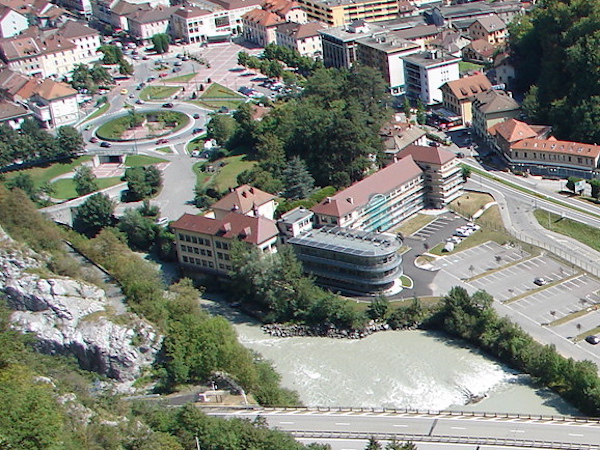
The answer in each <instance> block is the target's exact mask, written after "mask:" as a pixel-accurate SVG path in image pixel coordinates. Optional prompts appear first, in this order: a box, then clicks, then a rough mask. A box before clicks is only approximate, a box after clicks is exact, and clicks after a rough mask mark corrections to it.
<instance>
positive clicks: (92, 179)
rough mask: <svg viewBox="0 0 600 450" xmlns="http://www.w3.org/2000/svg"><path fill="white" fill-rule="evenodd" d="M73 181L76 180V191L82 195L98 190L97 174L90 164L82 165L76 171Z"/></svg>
mask: <svg viewBox="0 0 600 450" xmlns="http://www.w3.org/2000/svg"><path fill="white" fill-rule="evenodd" d="M73 181H74V182H75V191H76V192H77V194H78V195H80V196H82V195H87V194H89V193H91V192H94V191H97V190H98V185H97V184H96V175H94V172H93V171H92V168H91V167H90V166H88V165H82V166H80V167H79V168H78V169H77V170H76V171H75V176H74V177H73Z"/></svg>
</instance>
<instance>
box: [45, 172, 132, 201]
mask: <svg viewBox="0 0 600 450" xmlns="http://www.w3.org/2000/svg"><path fill="white" fill-rule="evenodd" d="M119 183H121V177H110V178H97V179H96V184H97V185H98V190H102V189H106V188H108V187H111V186H114V185H116V184H119ZM52 187H53V188H54V191H55V192H54V194H52V197H54V198H58V199H61V200H70V199H72V198H77V197H79V194H77V191H75V182H74V181H73V179H72V178H62V179H60V180H57V181H55V182H54V183H52Z"/></svg>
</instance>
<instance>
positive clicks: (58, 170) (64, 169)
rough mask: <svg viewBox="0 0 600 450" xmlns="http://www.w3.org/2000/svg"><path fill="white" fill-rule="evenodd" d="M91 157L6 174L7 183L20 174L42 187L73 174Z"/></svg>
mask: <svg viewBox="0 0 600 450" xmlns="http://www.w3.org/2000/svg"><path fill="white" fill-rule="evenodd" d="M91 159H92V157H91V156H81V157H79V158H77V159H73V160H71V161H69V162H60V163H53V164H49V165H46V166H39V167H32V168H31V169H25V170H20V171H15V172H8V173H6V181H8V180H10V179H11V178H14V177H15V176H17V175H18V174H19V173H26V174H28V175H29V176H31V178H32V179H33V183H34V184H35V186H36V187H38V188H39V187H40V186H42V185H43V184H45V183H48V182H49V181H50V180H52V179H53V178H56V177H57V176H59V175H62V174H64V173H68V172H73V171H74V170H75V168H76V167H78V166H80V165H81V164H82V163H84V162H86V161H89V160H91Z"/></svg>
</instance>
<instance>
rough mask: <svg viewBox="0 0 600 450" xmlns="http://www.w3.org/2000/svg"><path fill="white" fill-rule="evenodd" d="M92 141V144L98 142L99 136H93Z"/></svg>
mask: <svg viewBox="0 0 600 450" xmlns="http://www.w3.org/2000/svg"><path fill="white" fill-rule="evenodd" d="M90 142H91V143H92V144H93V143H95V142H98V138H97V137H96V136H92V137H91V138H90Z"/></svg>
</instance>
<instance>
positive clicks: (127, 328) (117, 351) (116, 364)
mask: <svg viewBox="0 0 600 450" xmlns="http://www.w3.org/2000/svg"><path fill="white" fill-rule="evenodd" d="M43 261H44V259H43V258H42V257H41V256H40V255H38V254H36V253H34V252H32V251H30V250H27V249H23V248H22V247H21V246H20V245H19V244H17V243H15V242H14V241H13V240H11V239H10V237H9V236H8V235H6V233H5V232H4V231H3V230H2V229H1V228H0V292H2V293H4V295H5V297H6V298H7V301H8V305H9V307H10V308H12V309H13V310H15V311H14V312H13V313H12V314H11V321H12V322H13V324H14V326H15V327H16V328H18V329H20V330H22V331H25V332H29V333H32V334H33V335H35V336H36V338H37V347H38V348H39V350H40V351H42V352H44V353H49V354H72V355H74V356H75V357H76V358H77V359H78V361H79V363H80V365H81V367H82V368H84V369H87V370H92V371H95V372H98V373H100V374H103V375H106V376H108V377H110V378H114V379H116V380H119V381H132V380H134V379H135V378H137V377H138V376H139V375H140V374H141V373H142V372H143V371H144V369H146V368H147V367H148V366H149V365H151V364H152V363H153V362H154V359H155V357H156V354H157V352H158V350H159V348H160V345H161V341H162V336H160V335H159V334H158V333H157V331H156V330H155V329H154V328H153V327H152V326H151V325H150V324H149V323H147V322H145V321H144V320H143V319H141V318H140V317H138V316H136V315H134V314H129V313H126V314H122V315H118V316H117V315H116V312H115V311H116V308H114V307H111V300H110V299H108V298H107V297H106V293H105V291H104V290H102V289H100V288H99V287H97V286H94V285H91V284H88V283H85V282H83V281H79V280H74V279H71V278H64V277H58V276H55V275H48V276H47V275H46V274H45V269H44V263H43ZM119 301H120V300H119Z"/></svg>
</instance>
